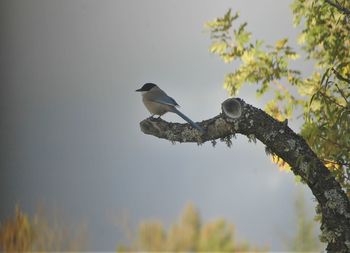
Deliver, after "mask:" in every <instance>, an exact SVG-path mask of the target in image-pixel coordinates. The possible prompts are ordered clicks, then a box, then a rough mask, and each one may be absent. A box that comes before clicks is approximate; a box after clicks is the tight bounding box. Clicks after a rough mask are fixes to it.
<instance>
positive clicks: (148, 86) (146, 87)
mask: <svg viewBox="0 0 350 253" xmlns="http://www.w3.org/2000/svg"><path fill="white" fill-rule="evenodd" d="M155 86H157V85H155V84H154V83H145V84H144V85H143V86H142V87H141V88H140V89H138V90H136V91H149V90H150V89H152V88H153V87H155Z"/></svg>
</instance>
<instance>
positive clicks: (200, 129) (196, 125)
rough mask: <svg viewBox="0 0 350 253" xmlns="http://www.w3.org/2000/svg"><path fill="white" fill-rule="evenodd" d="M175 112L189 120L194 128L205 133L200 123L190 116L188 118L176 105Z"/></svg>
mask: <svg viewBox="0 0 350 253" xmlns="http://www.w3.org/2000/svg"><path fill="white" fill-rule="evenodd" d="M173 112H174V113H176V114H177V115H179V116H180V117H181V118H183V119H184V120H185V121H187V122H188V123H189V124H190V125H191V126H192V127H193V128H196V129H197V130H198V131H200V132H201V133H204V130H203V128H201V127H200V126H199V125H198V124H196V123H194V122H193V121H192V120H191V119H190V118H188V117H187V116H186V115H185V114H183V113H182V112H180V111H179V110H178V109H176V108H175V107H174V108H173Z"/></svg>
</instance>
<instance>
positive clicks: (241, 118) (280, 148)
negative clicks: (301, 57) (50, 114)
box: [140, 98, 350, 253]
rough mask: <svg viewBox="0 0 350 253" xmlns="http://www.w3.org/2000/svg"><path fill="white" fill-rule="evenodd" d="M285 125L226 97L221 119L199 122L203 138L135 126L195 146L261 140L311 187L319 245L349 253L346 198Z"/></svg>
mask: <svg viewBox="0 0 350 253" xmlns="http://www.w3.org/2000/svg"><path fill="white" fill-rule="evenodd" d="M286 123H287V122H279V121H277V120H275V119H274V118H272V117H271V116H269V115H268V114H266V113H265V112H264V111H262V110H260V109H258V108H255V107H253V106H251V105H249V104H246V103H245V102H244V101H243V100H241V99H239V98H231V99H227V100H226V101H224V102H223V103H222V113H221V114H219V115H218V116H215V117H214V118H211V119H208V120H204V121H202V122H201V123H199V125H200V126H201V127H202V128H203V129H205V130H206V132H205V133H204V134H201V133H200V132H199V131H197V130H195V129H193V128H191V126H190V125H189V124H179V123H168V122H166V121H164V120H162V119H154V118H148V119H145V120H143V121H142V122H140V126H141V130H142V132H144V133H145V134H150V135H153V136H156V137H159V138H162V139H167V140H169V141H171V142H194V143H198V144H200V143H204V142H206V141H213V142H215V140H217V139H223V140H226V141H227V142H228V143H230V142H231V137H232V136H233V135H235V134H236V133H239V134H243V135H246V136H247V137H248V138H249V139H255V138H256V139H258V140H260V141H261V142H262V143H264V144H265V145H266V147H267V149H268V150H269V151H270V152H271V153H273V154H276V155H277V156H278V157H280V158H282V159H283V160H284V161H285V162H287V163H288V164H289V165H290V166H291V168H292V171H293V173H294V174H295V175H298V176H300V177H301V178H302V180H303V181H304V182H305V183H306V184H307V185H308V186H309V187H310V189H311V191H312V193H313V195H314V196H315V197H316V199H317V201H318V203H319V208H318V209H319V210H318V211H319V213H320V214H321V215H322V220H321V230H322V234H321V241H324V242H327V243H328V245H327V251H328V252H344V253H345V252H350V202H349V199H348V197H347V196H346V194H345V193H344V191H343V190H342V188H341V186H340V184H339V183H338V182H337V181H336V180H335V178H334V177H333V176H332V175H331V174H330V172H329V170H328V169H327V168H326V167H325V166H324V164H323V163H322V162H321V161H320V160H319V159H318V158H317V156H316V154H315V153H314V152H313V151H312V150H311V149H310V147H309V146H308V145H307V143H306V142H305V140H304V139H303V138H302V137H301V136H300V135H298V134H296V133H295V132H293V131H292V130H291V129H290V128H289V127H288V126H287V124H286Z"/></svg>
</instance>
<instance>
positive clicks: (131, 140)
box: [0, 0, 313, 251]
mask: <svg viewBox="0 0 350 253" xmlns="http://www.w3.org/2000/svg"><path fill="white" fill-rule="evenodd" d="M289 3H290V1H279V0H259V1H257V0H256V1H252V0H250V1H247V0H246V1H244V0H237V1H226V0H225V1H224V0H222V1H209V0H207V1H194V0H192V1H178V0H176V1H175V0H170V1H169V0H168V1H164V0H148V1H136V0H131V1H130V0H128V1H126V0H125V1H105V0H99V1H87V0H86V1H83V0H75V1H71V0H61V1H46V0H40V1H39V0H22V1H20V0H2V1H1V3H0V12H1V13H0V21H1V22H0V25H1V34H2V35H1V42H0V43H1V44H0V45H1V47H0V75H1V76H0V77H1V88H0V89H1V96H2V97H1V101H0V112H1V122H0V137H1V140H2V141H1V144H0V151H1V153H0V165H1V172H0V173H1V174H0V190H1V203H2V207H1V214H0V215H1V216H0V218H3V217H6V216H8V215H10V214H11V213H12V212H13V210H14V205H15V203H17V202H19V203H20V204H21V206H22V207H23V209H24V210H25V211H28V212H33V211H34V210H35V208H36V206H37V204H38V203H44V205H45V206H48V207H59V209H61V210H63V211H64V212H65V213H66V214H68V215H69V216H70V217H72V218H73V219H77V220H81V219H84V220H85V221H86V223H87V225H88V229H89V232H90V236H91V245H90V247H91V250H109V251H111V250H114V249H115V247H116V245H117V243H118V242H120V241H121V240H122V239H123V236H122V231H121V229H120V227H116V226H115V225H113V222H112V221H113V219H114V217H115V216H118V215H120V214H122V213H123V212H125V210H126V211H127V212H128V213H129V215H130V218H131V219H132V222H133V223H134V224H136V223H138V222H139V221H141V220H145V219H152V218H157V219H161V220H164V221H165V223H166V224H169V222H170V221H173V220H175V219H176V218H177V216H178V214H179V212H180V210H181V209H182V208H183V207H184V205H185V204H186V203H187V202H189V201H191V202H193V203H194V204H195V205H196V206H197V207H198V208H199V209H200V212H201V214H202V216H203V217H204V218H205V219H206V220H209V219H213V218H217V217H224V218H225V219H228V220H229V221H231V222H233V223H235V225H236V226H237V233H238V236H239V238H241V239H246V240H249V241H250V242H252V243H255V244H260V245H270V246H271V247H272V249H273V250H282V249H283V247H282V246H283V245H282V239H283V238H281V237H282V236H281V234H282V235H283V236H284V235H292V234H293V233H294V232H295V226H294V225H293V224H294V222H295V219H294V212H293V203H294V196H295V192H296V189H297V188H298V187H300V186H297V185H296V183H295V181H294V177H293V175H292V174H288V173H285V172H279V171H278V169H277V168H276V166H275V165H273V164H272V163H271V162H270V159H269V158H268V157H267V156H266V155H265V152H264V147H263V145H261V144H260V143H258V144H256V145H254V144H252V143H248V141H247V139H246V138H245V137H242V136H239V137H238V138H237V139H236V140H234V142H233V146H232V148H230V149H229V148H227V147H226V146H225V145H224V144H223V143H219V144H218V145H217V146H216V147H215V148H213V147H212V146H211V145H210V144H205V145H202V146H199V147H198V146H197V145H192V144H181V145H180V144H176V145H172V144H171V143H169V142H167V141H164V140H160V139H157V138H154V137H151V136H146V135H144V134H142V133H141V132H140V130H139V121H141V120H142V119H143V118H145V117H148V116H149V114H148V112H147V111H146V109H145V108H144V106H143V104H142V102H141V98H140V96H139V94H137V93H135V92H134V90H135V89H136V88H139V86H141V85H142V84H143V83H144V82H149V81H152V82H155V83H157V84H159V85H160V86H161V87H162V88H163V89H164V90H165V91H166V92H167V93H168V94H170V95H171V96H172V97H174V98H175V99H176V101H177V102H178V103H179V104H180V105H181V110H182V111H183V112H184V113H185V114H187V115H188V116H189V117H191V118H192V119H193V120H195V121H198V120H203V119H206V118H209V117H212V116H214V115H216V114H217V113H218V112H219V111H220V103H221V102H222V101H223V100H224V99H225V98H226V97H227V93H226V92H225V90H223V88H222V81H223V77H224V74H225V73H227V72H228V71H229V70H230V69H232V68H233V67H234V66H232V65H224V64H223V63H222V62H221V61H220V60H219V59H218V58H217V57H215V56H213V55H210V54H209V52H208V46H209V43H210V40H209V35H208V34H207V33H206V32H204V29H203V24H204V22H206V21H208V20H211V19H213V18H215V17H218V16H220V15H223V14H224V13H225V11H226V10H227V9H228V8H229V7H231V8H232V9H233V10H234V11H236V10H238V11H240V13H241V21H242V22H243V21H248V24H249V26H248V27H249V30H251V31H252V32H253V34H254V35H255V36H256V37H257V38H259V39H264V40H265V41H267V42H271V43H273V42H274V41H275V40H276V39H279V38H283V37H290V38H291V39H294V40H295V37H296V34H297V31H295V30H293V28H292V26H291V13H290V10H289V6H288V5H289ZM293 43H295V41H294V42H293ZM239 95H240V97H242V98H243V99H245V100H246V101H247V102H248V103H251V104H253V105H255V106H259V107H261V106H262V104H263V102H262V101H261V100H260V101H259V100H257V99H256V97H255V95H254V87H253V88H245V89H243V90H242V91H241V92H240V94H239ZM163 118H164V119H166V120H169V121H179V122H182V119H180V118H178V117H177V116H176V115H166V116H164V117H163ZM296 125H297V124H295V123H294V124H293V123H292V126H293V127H294V129H295V130H297V128H296ZM307 200H308V201H309V202H310V209H312V208H311V206H312V205H313V203H312V197H311V194H310V193H309V192H308V194H307ZM312 211H313V210H312Z"/></svg>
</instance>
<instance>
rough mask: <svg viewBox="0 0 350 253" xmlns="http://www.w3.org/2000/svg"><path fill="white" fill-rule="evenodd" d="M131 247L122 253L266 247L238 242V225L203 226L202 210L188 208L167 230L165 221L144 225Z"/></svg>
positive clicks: (121, 249) (123, 247)
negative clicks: (236, 227)
mask: <svg viewBox="0 0 350 253" xmlns="http://www.w3.org/2000/svg"><path fill="white" fill-rule="evenodd" d="M131 244H132V245H131V246H119V247H118V251H119V252H123V251H153V252H154V251H158V252H159V251H187V252H195V251H196V252H198V251H211V252H214V251H216V252H242V251H250V252H254V251H260V252H261V251H264V250H266V248H263V247H260V248H259V247H256V246H251V245H250V244H249V243H247V242H238V241H237V240H236V238H235V228H234V225H233V224H231V223H229V222H227V221H225V220H223V219H218V220H214V221H212V222H209V223H205V224H203V223H202V220H201V218H200V215H199V212H198V210H197V209H196V208H195V207H194V206H193V205H192V204H189V205H187V206H186V207H185V208H184V210H183V212H182V214H181V216H180V218H179V221H178V222H176V223H174V224H172V225H171V226H170V228H169V229H168V230H166V229H165V228H164V226H163V224H162V223H161V222H158V221H154V222H144V223H141V224H140V225H139V228H138V232H137V238H135V239H134V241H133V242H132V243H131Z"/></svg>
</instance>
